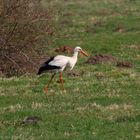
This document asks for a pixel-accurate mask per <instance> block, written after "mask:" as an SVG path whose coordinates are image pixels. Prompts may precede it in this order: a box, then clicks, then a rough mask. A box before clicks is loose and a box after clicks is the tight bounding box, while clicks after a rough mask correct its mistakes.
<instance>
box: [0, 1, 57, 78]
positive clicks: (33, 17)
mask: <svg viewBox="0 0 140 140" xmlns="http://www.w3.org/2000/svg"><path fill="white" fill-rule="evenodd" d="M40 1H41V0H2V1H1V2H0V73H3V74H4V75H7V76H11V75H21V74H24V73H26V72H33V71H35V69H36V62H35V61H34V59H35V58H37V57H38V56H39V54H40V53H41V52H43V51H41V50H42V48H41V47H39V46H42V42H43V41H44V40H45V39H46V41H47V42H50V41H51V40H50V39H49V38H51V36H53V35H54V34H55V32H54V29H53V25H52V19H53V14H54V12H53V11H52V10H51V8H49V7H48V8H46V9H44V8H43V7H41V3H40ZM36 46H38V47H36Z"/></svg>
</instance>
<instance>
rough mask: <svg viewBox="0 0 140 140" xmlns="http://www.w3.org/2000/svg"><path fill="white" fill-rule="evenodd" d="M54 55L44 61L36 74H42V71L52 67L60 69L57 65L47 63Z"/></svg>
mask: <svg viewBox="0 0 140 140" xmlns="http://www.w3.org/2000/svg"><path fill="white" fill-rule="evenodd" d="M53 59H54V57H51V58H50V59H48V60H47V61H46V62H44V63H43V64H42V65H41V67H40V68H39V70H38V73H37V74H38V75H40V74H42V73H43V72H45V71H47V70H54V69H60V67H58V66H52V65H49V62H51V61H53Z"/></svg>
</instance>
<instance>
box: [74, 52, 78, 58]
mask: <svg viewBox="0 0 140 140" xmlns="http://www.w3.org/2000/svg"><path fill="white" fill-rule="evenodd" d="M77 56H78V52H77V51H75V52H74V54H73V58H75V59H77Z"/></svg>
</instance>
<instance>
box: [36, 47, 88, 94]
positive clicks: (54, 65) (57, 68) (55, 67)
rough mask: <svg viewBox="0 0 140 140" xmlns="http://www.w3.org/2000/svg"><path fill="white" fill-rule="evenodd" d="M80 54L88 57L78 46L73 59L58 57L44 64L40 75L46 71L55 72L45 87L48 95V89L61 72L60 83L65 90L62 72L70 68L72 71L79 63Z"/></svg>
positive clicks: (39, 72)
mask: <svg viewBox="0 0 140 140" xmlns="http://www.w3.org/2000/svg"><path fill="white" fill-rule="evenodd" d="M79 52H80V53H82V54H84V55H85V56H88V55H87V53H86V52H84V51H83V50H82V49H81V47H79V46H77V47H76V48H75V49H74V54H73V56H72V57H68V56H64V55H57V56H55V57H51V58H50V59H49V60H47V61H46V62H45V63H43V64H42V65H41V67H40V69H39V71H38V74H41V73H43V72H44V71H52V72H53V74H52V76H51V79H50V81H49V83H48V85H47V86H46V87H45V92H46V93H47V91H48V87H49V85H50V83H51V82H52V80H53V78H54V76H55V74H56V73H57V72H60V82H61V84H62V88H64V84H63V80H62V71H63V70H64V69H65V68H66V67H70V70H72V69H73V67H74V66H75V64H76V62H77V57H78V53H79Z"/></svg>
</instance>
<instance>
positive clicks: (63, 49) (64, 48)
mask: <svg viewBox="0 0 140 140" xmlns="http://www.w3.org/2000/svg"><path fill="white" fill-rule="evenodd" d="M55 52H65V53H68V54H71V53H73V48H72V47H70V46H66V45H64V46H60V47H58V48H56V49H55Z"/></svg>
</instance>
